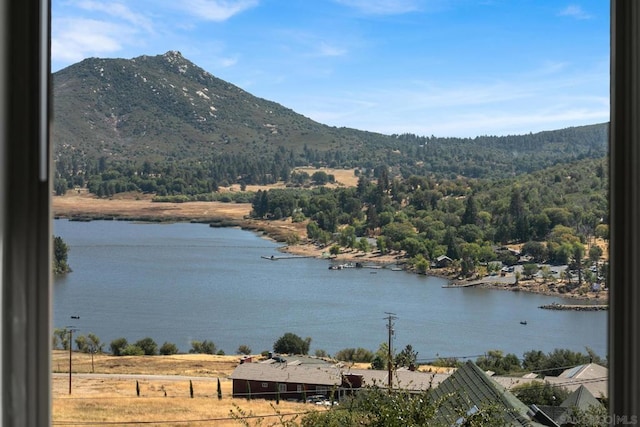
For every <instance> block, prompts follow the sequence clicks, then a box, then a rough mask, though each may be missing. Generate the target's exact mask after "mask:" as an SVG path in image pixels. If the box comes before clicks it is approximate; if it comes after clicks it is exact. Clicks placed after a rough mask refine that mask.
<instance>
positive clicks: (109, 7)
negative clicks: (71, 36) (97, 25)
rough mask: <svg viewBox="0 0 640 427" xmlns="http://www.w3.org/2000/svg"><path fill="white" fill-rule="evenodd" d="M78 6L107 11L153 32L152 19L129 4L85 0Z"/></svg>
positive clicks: (88, 9)
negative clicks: (136, 11) (133, 9)
mask: <svg viewBox="0 0 640 427" xmlns="http://www.w3.org/2000/svg"><path fill="white" fill-rule="evenodd" d="M78 7H79V8H81V9H83V10H86V11H92V12H101V13H105V14H107V15H109V16H112V17H114V18H118V19H121V20H123V21H125V22H129V23H130V24H132V25H133V26H135V27H137V28H140V29H142V30H144V31H147V32H153V25H152V22H151V20H150V19H148V18H147V17H146V16H144V15H142V14H139V13H135V12H133V11H132V10H131V9H130V8H129V7H128V6H126V5H125V4H123V3H119V2H113V3H103V2H98V1H92V0H84V1H81V2H79V3H78Z"/></svg>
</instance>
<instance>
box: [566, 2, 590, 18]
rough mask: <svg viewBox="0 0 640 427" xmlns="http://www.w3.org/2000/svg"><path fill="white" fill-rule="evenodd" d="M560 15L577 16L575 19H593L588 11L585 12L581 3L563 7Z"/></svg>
mask: <svg viewBox="0 0 640 427" xmlns="http://www.w3.org/2000/svg"><path fill="white" fill-rule="evenodd" d="M558 15H559V16H568V17H571V18H575V19H581V20H582V19H591V18H592V16H591V15H589V14H588V13H587V12H585V11H584V10H583V9H582V7H581V6H579V5H575V4H572V5H569V6H567V7H566V8H564V9H562V10H561V11H560V13H558Z"/></svg>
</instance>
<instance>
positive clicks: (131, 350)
mask: <svg viewBox="0 0 640 427" xmlns="http://www.w3.org/2000/svg"><path fill="white" fill-rule="evenodd" d="M120 356H144V350H143V349H141V348H140V347H138V346H137V345H135V344H129V345H127V346H126V347H125V348H123V349H122V352H121V353H120Z"/></svg>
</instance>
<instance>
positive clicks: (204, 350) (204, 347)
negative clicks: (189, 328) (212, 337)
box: [189, 340, 216, 354]
mask: <svg viewBox="0 0 640 427" xmlns="http://www.w3.org/2000/svg"><path fill="white" fill-rule="evenodd" d="M189 353H200V354H216V345H215V344H214V343H213V341H207V340H204V341H191V350H189Z"/></svg>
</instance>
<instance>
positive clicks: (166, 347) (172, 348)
mask: <svg viewBox="0 0 640 427" xmlns="http://www.w3.org/2000/svg"><path fill="white" fill-rule="evenodd" d="M159 352H160V354H162V355H163V356H169V355H171V354H177V353H178V347H177V346H176V345H175V344H174V343H171V342H166V341H165V342H164V344H162V346H161V347H160V350H159Z"/></svg>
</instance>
